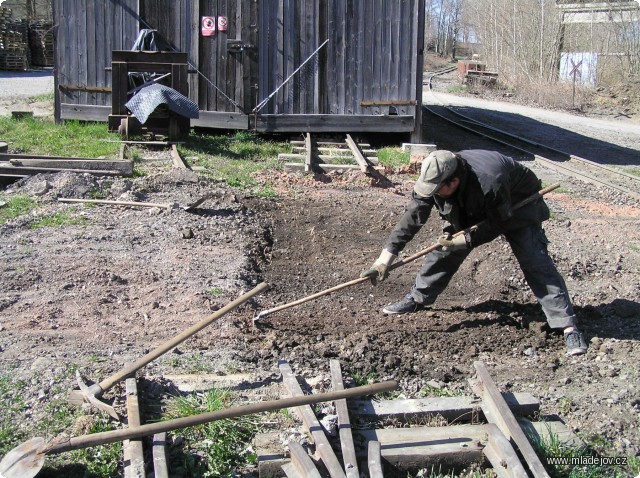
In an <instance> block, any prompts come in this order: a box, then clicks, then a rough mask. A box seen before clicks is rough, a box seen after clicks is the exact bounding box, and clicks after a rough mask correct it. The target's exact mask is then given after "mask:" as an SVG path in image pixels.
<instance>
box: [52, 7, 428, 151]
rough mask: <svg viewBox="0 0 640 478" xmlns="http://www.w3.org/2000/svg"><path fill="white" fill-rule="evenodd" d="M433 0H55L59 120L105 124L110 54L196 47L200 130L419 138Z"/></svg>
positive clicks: (192, 52)
mask: <svg viewBox="0 0 640 478" xmlns="http://www.w3.org/2000/svg"><path fill="white" fill-rule="evenodd" d="M424 11H425V9H424V0H215V1H214V0H53V13H54V23H55V25H57V28H56V30H55V87H56V88H55V100H56V120H65V119H80V120H93V121H107V117H108V116H109V114H110V112H111V102H112V90H111V88H112V69H111V64H112V51H113V50H130V49H131V47H132V46H133V44H134V42H135V40H136V38H137V36H138V34H139V31H140V30H141V29H152V30H157V32H158V34H159V35H160V36H161V37H162V38H163V39H164V40H166V41H167V42H168V43H169V44H170V45H171V46H172V47H173V48H174V50H175V51H180V52H186V53H187V59H188V80H187V82H188V94H189V98H190V99H191V100H193V101H194V102H195V103H197V104H198V106H199V109H200V117H199V118H198V119H192V120H191V126H198V127H205V128H222V129H251V130H255V131H258V132H266V133H271V132H274V133H275V132H347V133H350V132H370V133H377V132H392V133H410V134H412V136H413V138H412V139H413V140H414V141H415V142H419V140H420V131H421V127H422V124H421V123H422V116H421V103H422V69H423V56H422V55H423V47H422V45H423V30H424Z"/></svg>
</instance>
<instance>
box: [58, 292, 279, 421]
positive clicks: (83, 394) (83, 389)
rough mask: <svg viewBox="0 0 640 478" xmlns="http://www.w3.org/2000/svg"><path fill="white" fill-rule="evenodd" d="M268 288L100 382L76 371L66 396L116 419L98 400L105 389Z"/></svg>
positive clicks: (245, 297) (241, 300) (223, 310)
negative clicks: (90, 381) (86, 379)
mask: <svg viewBox="0 0 640 478" xmlns="http://www.w3.org/2000/svg"><path fill="white" fill-rule="evenodd" d="M268 288H269V286H268V285H267V284H266V283H264V282H263V283H261V284H259V285H258V286H256V287H255V288H254V289H252V290H250V291H249V292H247V293H246V294H243V295H241V296H240V297H238V298H237V299H236V300H234V301H233V302H230V303H229V304H227V305H226V306H224V307H223V308H222V309H220V310H218V311H216V312H215V313H213V314H211V315H210V316H209V317H207V318H205V319H203V320H201V321H200V322H198V323H197V324H195V325H193V326H191V327H190V328H188V329H187V330H185V331H184V332H182V333H181V334H179V335H176V336H175V337H174V338H172V339H171V340H168V341H167V342H165V343H163V344H162V345H160V346H159V347H156V348H155V349H154V350H152V351H151V352H149V353H148V354H146V355H145V356H143V357H140V358H139V359H138V360H136V361H135V362H133V363H131V364H129V365H127V366H125V367H124V368H122V369H121V370H120V371H119V372H117V373H115V374H113V375H112V376H110V377H108V378H105V379H104V380H103V381H102V382H100V383H95V384H93V385H91V386H89V385H86V384H85V383H84V381H83V380H82V377H81V376H80V373H79V372H76V378H77V380H78V386H79V387H80V390H72V391H71V392H70V393H69V397H68V400H69V402H70V403H72V404H79V403H82V402H83V401H85V400H86V401H88V402H89V403H91V404H92V405H94V406H95V407H97V408H99V409H100V410H103V411H105V412H107V413H108V414H109V415H110V416H112V417H113V418H115V419H116V420H118V419H119V418H120V417H119V416H118V414H117V413H116V411H115V410H114V409H113V407H112V406H111V405H108V404H106V403H104V402H102V401H100V400H98V398H99V397H101V396H102V395H103V394H104V393H105V392H106V391H107V390H109V389H110V388H111V387H113V386H114V385H115V384H116V383H118V382H120V381H121V380H124V379H125V378H127V377H129V376H130V375H132V374H134V373H135V372H136V371H137V370H139V369H141V368H142V367H144V366H145V365H147V364H148V363H149V362H151V361H153V360H155V359H157V358H158V357H160V356H161V355H163V354H165V353H167V352H168V351H169V350H171V349H172V348H174V347H176V346H177V345H179V344H181V343H182V342H184V341H185V340H186V339H188V338H189V337H191V336H192V335H195V334H196V333H198V332H199V331H200V330H202V329H204V328H205V327H206V326H207V325H209V324H211V323H212V322H213V321H215V320H217V319H219V318H220V317H222V316H223V315H225V314H226V313H228V312H230V311H231V310H233V309H235V308H236V307H238V306H239V305H241V304H243V303H244V302H246V301H247V300H249V299H250V298H251V297H253V296H254V295H257V294H259V293H260V292H263V291H264V290H266V289H268Z"/></svg>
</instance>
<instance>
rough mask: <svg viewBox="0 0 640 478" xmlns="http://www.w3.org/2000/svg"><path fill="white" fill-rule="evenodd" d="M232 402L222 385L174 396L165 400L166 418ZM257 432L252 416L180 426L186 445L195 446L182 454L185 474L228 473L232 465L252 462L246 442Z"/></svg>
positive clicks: (209, 474)
mask: <svg viewBox="0 0 640 478" xmlns="http://www.w3.org/2000/svg"><path fill="white" fill-rule="evenodd" d="M233 402H234V398H233V395H232V393H231V391H229V390H224V389H217V390H216V389H214V390H210V391H208V392H206V393H196V394H192V395H188V396H185V397H178V398H175V399H174V400H172V402H171V403H169V405H168V409H167V413H166V418H178V417H185V416H191V415H197V414H199V413H205V412H214V411H217V410H221V409H223V408H228V407H230V406H231V405H232V404H233ZM257 432H258V424H257V420H256V419H255V417H252V416H245V417H238V418H235V419H225V420H217V421H214V422H210V423H206V424H204V425H198V426H195V427H190V428H187V429H184V430H183V431H182V433H183V434H184V437H185V440H186V441H187V444H188V448H189V449H192V450H197V455H196V454H195V453H194V454H189V455H187V457H186V458H185V468H186V472H187V473H186V474H187V476H192V477H210V476H231V475H232V473H233V472H234V470H235V469H236V468H238V467H242V466H247V465H253V464H255V463H256V461H257V456H256V455H255V453H254V452H253V451H252V450H251V448H250V444H251V440H252V439H253V437H254V436H255V434H256V433H257Z"/></svg>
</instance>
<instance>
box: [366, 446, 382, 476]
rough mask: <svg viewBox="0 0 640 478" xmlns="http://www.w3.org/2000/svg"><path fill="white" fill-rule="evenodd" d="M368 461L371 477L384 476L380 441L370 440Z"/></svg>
mask: <svg viewBox="0 0 640 478" xmlns="http://www.w3.org/2000/svg"><path fill="white" fill-rule="evenodd" d="M367 463H368V464H369V477H370V478H384V469H383V467H382V455H381V454H380V442H379V441H375V440H374V441H370V442H369V446H368V448H367Z"/></svg>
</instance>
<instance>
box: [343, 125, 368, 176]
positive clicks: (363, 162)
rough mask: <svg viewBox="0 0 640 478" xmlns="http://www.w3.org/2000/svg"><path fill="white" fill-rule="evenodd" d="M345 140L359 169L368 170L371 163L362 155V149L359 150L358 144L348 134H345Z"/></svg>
mask: <svg viewBox="0 0 640 478" xmlns="http://www.w3.org/2000/svg"><path fill="white" fill-rule="evenodd" d="M346 142H347V146H349V149H350V150H351V154H353V157H354V158H355V160H356V162H357V163H358V164H359V165H360V171H362V172H363V173H367V172H369V168H371V166H372V165H371V164H370V163H369V161H368V160H367V158H365V157H364V155H363V154H362V151H360V148H359V147H358V144H357V143H356V142H355V141H354V140H353V138H352V137H351V135H350V134H347V138H346Z"/></svg>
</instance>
